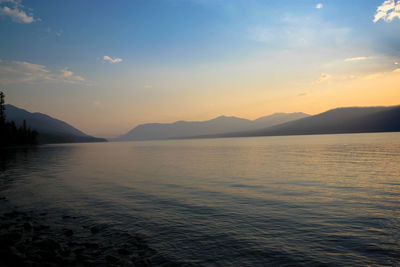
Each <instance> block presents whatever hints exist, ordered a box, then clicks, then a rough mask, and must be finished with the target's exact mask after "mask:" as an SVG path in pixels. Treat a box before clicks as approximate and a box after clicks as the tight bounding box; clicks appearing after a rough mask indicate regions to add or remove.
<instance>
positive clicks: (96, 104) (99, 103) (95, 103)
mask: <svg viewBox="0 0 400 267" xmlns="http://www.w3.org/2000/svg"><path fill="white" fill-rule="evenodd" d="M92 104H93V105H95V106H99V105H101V102H100V101H99V100H93V102H92Z"/></svg>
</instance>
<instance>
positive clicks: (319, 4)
mask: <svg viewBox="0 0 400 267" xmlns="http://www.w3.org/2000/svg"><path fill="white" fill-rule="evenodd" d="M323 7H324V5H323V4H322V3H318V4H317V5H316V6H315V8H318V9H321V8H323Z"/></svg>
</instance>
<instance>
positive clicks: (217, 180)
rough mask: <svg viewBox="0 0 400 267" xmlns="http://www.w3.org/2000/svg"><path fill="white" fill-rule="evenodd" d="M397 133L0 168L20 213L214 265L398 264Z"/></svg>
mask: <svg viewBox="0 0 400 267" xmlns="http://www.w3.org/2000/svg"><path fill="white" fill-rule="evenodd" d="M399 163H400V133H380V134H346V135H314V136H288V137H256V138H228V139H203V140H174V141H154V142H153V141H152V142H124V143H97V144H69V145H46V146H40V147H38V148H37V149H35V150H28V151H15V152H13V153H11V156H10V155H9V156H7V160H5V158H3V160H2V169H1V170H2V171H1V174H0V178H1V179H0V181H1V191H2V192H3V194H5V195H7V197H8V198H9V199H10V201H11V202H12V203H13V204H14V205H16V206H18V207H20V208H21V209H25V210H46V211H48V212H49V213H50V214H54V217H57V216H58V215H59V214H72V215H76V216H78V217H79V218H81V220H83V221H84V220H93V221H96V222H98V223H102V224H105V225H108V226H109V231H131V232H135V233H139V234H141V235H143V236H144V237H145V240H146V241H147V242H148V244H149V245H150V246H151V247H153V248H154V249H156V250H157V251H159V252H160V253H162V255H164V256H165V257H168V258H169V259H172V260H176V261H180V262H187V263H192V264H195V265H211V266H214V265H216V266H228V265H236V266H239V265H240V266H246V265H247V266H257V265H321V264H322V265H324V264H327V265H348V266H354V265H368V264H369V265H399V264H400V164H399Z"/></svg>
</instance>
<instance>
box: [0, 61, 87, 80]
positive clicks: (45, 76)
mask: <svg viewBox="0 0 400 267" xmlns="http://www.w3.org/2000/svg"><path fill="white" fill-rule="evenodd" d="M83 81H85V79H84V78H83V77H82V76H79V75H75V74H74V73H73V72H72V71H70V70H68V69H67V68H65V69H62V70H60V71H59V72H52V71H50V70H48V69H47V67H46V66H44V65H39V64H33V63H29V62H26V61H4V60H0V84H13V83H41V82H57V83H58V82H62V83H78V82H83Z"/></svg>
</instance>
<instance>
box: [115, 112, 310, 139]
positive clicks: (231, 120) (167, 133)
mask: <svg viewBox="0 0 400 267" xmlns="http://www.w3.org/2000/svg"><path fill="white" fill-rule="evenodd" d="M307 116H309V115H307V114H304V113H289V114H288V113H276V114H272V115H270V116H265V117H262V118H259V119H257V120H254V121H251V120H247V119H242V118H237V117H226V116H220V117H217V118H215V119H212V120H208V121H192V122H191V121H177V122H174V123H149V124H142V125H139V126H137V127H135V128H133V129H132V130H130V131H129V132H128V133H126V134H124V135H122V136H120V137H118V138H116V139H115V140H116V141H133V140H156V139H171V138H179V137H191V136H199V135H209V134H222V133H228V132H234V131H246V130H254V129H260V128H265V127H269V126H273V125H276V124H280V123H283V122H287V121H291V120H296V119H299V118H304V117H307Z"/></svg>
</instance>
